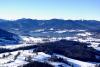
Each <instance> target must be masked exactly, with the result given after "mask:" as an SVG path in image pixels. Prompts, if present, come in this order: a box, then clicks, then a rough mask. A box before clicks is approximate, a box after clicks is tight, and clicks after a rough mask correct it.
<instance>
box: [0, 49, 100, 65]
mask: <svg viewBox="0 0 100 67" xmlns="http://www.w3.org/2000/svg"><path fill="white" fill-rule="evenodd" d="M54 55H55V56H57V57H60V58H63V59H64V60H65V61H67V62H69V64H71V65H73V67H96V66H98V65H99V64H98V63H92V62H83V61H79V60H75V59H71V58H68V57H65V56H63V55H59V54H54ZM49 58H51V55H49V54H45V53H43V52H37V53H35V52H33V50H19V51H14V52H9V53H1V54H0V67H18V66H23V65H25V64H28V63H29V62H30V60H31V62H32V61H39V62H43V63H44V62H47V63H48V64H51V65H53V66H55V67H59V65H62V66H63V67H71V66H70V65H68V64H65V63H63V62H51V61H49V60H48V59H49Z"/></svg>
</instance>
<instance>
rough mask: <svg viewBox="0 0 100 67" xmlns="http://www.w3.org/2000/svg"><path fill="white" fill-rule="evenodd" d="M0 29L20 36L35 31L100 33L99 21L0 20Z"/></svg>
mask: <svg viewBox="0 0 100 67" xmlns="http://www.w3.org/2000/svg"><path fill="white" fill-rule="evenodd" d="M0 28H1V29H4V30H7V31H10V32H13V33H16V34H22V35H28V34H29V33H30V32H32V31H35V30H37V29H44V30H45V31H46V30H47V31H48V30H50V29H51V28H52V29H53V30H63V29H68V30H72V29H74V30H77V29H78V30H80V29H82V30H89V31H100V30H99V28H100V21H96V20H62V19H51V20H36V19H25V18H23V19H18V20H14V21H10V20H2V19H0Z"/></svg>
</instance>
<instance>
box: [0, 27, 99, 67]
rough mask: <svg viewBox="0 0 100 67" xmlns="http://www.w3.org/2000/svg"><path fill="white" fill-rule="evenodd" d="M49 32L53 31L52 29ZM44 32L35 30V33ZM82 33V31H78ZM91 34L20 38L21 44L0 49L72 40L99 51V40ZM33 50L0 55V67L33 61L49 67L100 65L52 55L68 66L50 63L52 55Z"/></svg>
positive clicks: (54, 62) (95, 66) (92, 66)
mask: <svg viewBox="0 0 100 67" xmlns="http://www.w3.org/2000/svg"><path fill="white" fill-rule="evenodd" d="M50 30H53V29H52V28H51V29H50ZM40 31H44V30H43V29H41V30H36V31H35V32H40ZM67 31H68V30H62V31H56V33H64V32H67ZM73 31H75V30H70V31H69V32H73ZM79 31H82V32H84V30H79ZM91 36H92V34H91V33H90V32H85V33H78V34H77V35H76V36H74V37H58V38H56V37H51V38H43V37H30V36H21V38H22V42H21V44H17V45H9V44H8V45H6V46H0V48H6V49H15V48H19V47H25V46H26V47H27V46H31V45H37V43H45V42H54V41H59V40H61V39H66V40H72V41H79V42H84V43H90V44H91V46H90V47H93V48H95V49H97V50H100V47H99V46H100V39H97V38H93V37H91ZM33 50H34V49H29V50H18V51H13V52H6V53H0V67H18V66H23V65H25V64H28V63H30V62H33V61H38V62H42V63H44V62H46V63H48V64H50V65H53V66H54V67H60V66H62V67H99V66H100V63H93V62H84V61H79V60H75V59H72V58H68V57H65V56H63V55H59V54H54V55H55V56H57V57H58V58H63V60H64V61H66V62H68V63H69V64H66V63H63V62H57V61H50V60H49V59H50V58H51V57H52V55H49V54H46V53H44V52H34V51H33Z"/></svg>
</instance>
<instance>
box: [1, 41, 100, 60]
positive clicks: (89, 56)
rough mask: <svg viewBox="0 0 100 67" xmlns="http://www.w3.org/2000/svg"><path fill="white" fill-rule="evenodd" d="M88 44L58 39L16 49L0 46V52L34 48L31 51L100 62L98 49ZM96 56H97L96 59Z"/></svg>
mask: <svg viewBox="0 0 100 67" xmlns="http://www.w3.org/2000/svg"><path fill="white" fill-rule="evenodd" d="M89 45H90V44H86V43H80V42H76V41H67V40H60V41H56V42H48V43H41V44H38V45H31V46H27V47H20V48H16V49H4V48H0V53H3V52H12V51H18V50H28V49H34V50H33V52H44V53H47V54H51V55H52V54H54V53H57V54H61V55H64V56H66V57H69V58H73V59H77V60H81V61H90V62H100V51H97V50H95V49H93V48H92V47H88V46H89ZM96 56H98V57H99V58H98V59H97V58H96Z"/></svg>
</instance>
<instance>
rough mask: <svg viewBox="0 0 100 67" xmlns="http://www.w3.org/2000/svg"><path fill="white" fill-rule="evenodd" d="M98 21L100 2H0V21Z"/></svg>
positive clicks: (26, 0) (73, 0)
mask: <svg viewBox="0 0 100 67" xmlns="http://www.w3.org/2000/svg"><path fill="white" fill-rule="evenodd" d="M19 18H32V19H52V18H57V19H75V20H77V19H88V20H100V0H0V19H19Z"/></svg>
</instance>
